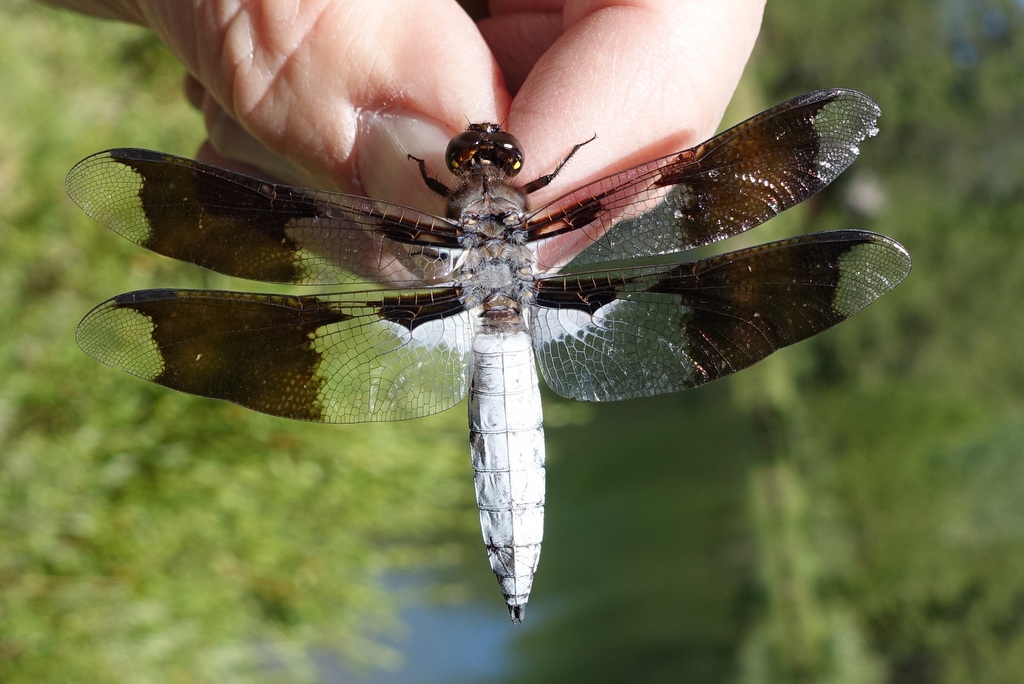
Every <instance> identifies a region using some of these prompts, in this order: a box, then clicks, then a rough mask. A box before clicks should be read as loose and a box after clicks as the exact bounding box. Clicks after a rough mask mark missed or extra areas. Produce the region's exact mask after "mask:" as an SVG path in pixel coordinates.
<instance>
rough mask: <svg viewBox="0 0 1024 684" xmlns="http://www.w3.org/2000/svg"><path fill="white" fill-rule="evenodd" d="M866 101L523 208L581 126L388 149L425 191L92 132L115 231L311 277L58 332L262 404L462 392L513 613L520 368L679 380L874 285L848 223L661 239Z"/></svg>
mask: <svg viewBox="0 0 1024 684" xmlns="http://www.w3.org/2000/svg"><path fill="white" fill-rule="evenodd" d="M879 115H880V110H879V108H878V105H877V104H875V103H874V102H873V101H872V100H871V99H870V98H869V97H867V96H866V95H864V94H862V93H859V92H857V91H854V90H847V89H828V90H818V91H814V92H810V93H807V94H805V95H801V96H799V97H796V98H793V99H791V100H789V101H787V102H784V103H782V104H779V105H777V106H775V107H772V108H770V109H768V110H766V111H764V112H762V113H761V114H758V115H756V116H754V117H752V118H750V119H748V120H747V121H745V122H743V123H741V124H739V125H737V126H735V127H733V128H730V129H728V130H726V131H724V132H723V133H720V134H718V135H717V136H715V137H713V138H711V139H710V140H707V141H706V142H703V143H701V144H699V145H697V146H695V147H692V148H690V149H686V150H682V151H680V152H676V153H673V154H670V155H667V156H664V157H661V158H658V159H654V160H651V161H648V162H646V163H643V164H640V165H638V166H634V167H632V168H628V169H626V170H623V171H620V172H618V173H614V174H612V175H609V176H606V177H604V178H601V179H599V180H596V181H593V182H590V183H587V184H586V185H584V186H582V187H580V188H578V189H575V190H572V191H570V192H567V193H565V194H563V195H561V196H560V197H558V198H557V199H555V200H553V201H551V202H549V203H546V204H544V205H542V206H537V207H535V206H532V205H531V202H530V196H531V195H532V194H533V193H535V192H536V191H538V190H540V189H542V188H544V187H546V186H548V185H549V184H550V183H551V182H552V181H553V180H554V179H555V178H556V177H557V174H558V172H559V170H560V169H561V168H562V166H563V165H564V164H566V163H568V162H569V160H570V159H571V158H572V157H573V156H574V155H575V153H576V152H577V151H578V150H579V149H580V148H581V147H582V146H583V145H585V144H587V143H583V144H580V145H577V146H576V147H574V148H572V150H571V151H570V152H569V154H568V155H567V156H566V157H565V158H564V159H563V160H562V162H561V163H560V164H559V165H558V166H557V167H556V168H555V169H554V170H553V171H552V172H551V173H549V174H547V175H545V176H541V177H540V178H537V179H535V180H532V181H529V182H526V183H518V182H517V180H516V175H517V173H518V171H519V169H520V168H521V166H522V163H523V150H522V147H521V145H520V144H519V142H518V141H517V140H516V138H515V137H514V136H513V135H512V134H511V133H509V132H507V131H504V130H502V128H501V127H500V126H498V125H496V124H472V125H470V126H469V127H468V129H467V130H465V131H463V132H461V133H459V134H458V135H456V136H455V137H454V138H452V140H451V142H450V144H449V145H448V148H447V151H446V153H445V168H446V169H447V171H448V172H450V175H451V178H452V180H451V181H450V182H451V185H446V184H445V183H444V182H442V181H441V180H439V179H438V178H437V177H434V176H432V175H430V173H429V168H428V165H427V163H426V162H425V161H424V160H422V159H416V158H415V157H411V161H410V163H417V164H418V165H419V171H420V174H421V175H422V178H423V182H424V183H426V185H427V187H428V188H430V190H431V191H433V192H434V193H436V194H437V195H440V196H441V197H443V198H444V200H445V202H446V211H445V213H444V214H443V215H435V214H432V213H428V212H425V211H421V210H419V209H416V208H414V207H412V206H403V205H399V204H394V203H390V202H384V201H380V200H377V199H372V198H368V197H359V196H355V195H350V194H341V193H335V192H328V191H324V190H315V189H310V188H303V187H295V186H289V185H283V184H276V183H272V182H268V181H266V180H261V179H258V178H254V177H250V176H246V175H241V174H238V173H234V172H232V171H228V170H225V169H221V168H218V167H215V166H209V165H205V164H202V163H199V162H196V161H192V160H189V159H183V158H180V157H175V156H171V155H169V154H162V153H159V152H153V151H148V150H141V149H112V150H108V151H105V152H100V153H98V154H95V155H92V156H90V157H87V158H86V159H84V160H82V161H81V162H79V163H78V164H77V165H75V167H74V168H73V169H72V170H71V171H70V173H69V174H68V176H67V181H66V186H67V190H68V192H69V194H70V196H71V198H72V199H73V200H74V202H75V203H77V204H78V205H79V206H80V207H81V208H82V209H83V210H84V211H85V212H86V213H87V214H88V215H89V216H91V217H92V218H93V219H95V220H97V221H99V222H100V223H103V224H106V225H107V227H109V228H110V229H112V230H113V231H114V232H116V233H118V234H119V235H121V236H122V237H124V238H127V239H128V240H130V241H131V242H133V243H135V244H137V245H140V246H142V247H145V248H146V249H149V250H151V251H153V252H155V253H157V254H161V255H164V256H167V257H171V258H174V259H179V260H181V261H185V262H189V263H192V264H196V265H199V266H202V267H205V268H207V269H211V270H213V271H216V272H219V273H222V274H226V275H228V276H236V277H239V278H247V279H252V280H257V281H263V282H270V283H286V284H291V285H315V286H328V287H332V286H333V287H334V290H333V291H330V292H327V293H307V294H260V293H252V292H234V291H213V290H195V289H150V290H141V291H136V292H129V293H126V294H121V295H118V296H116V297H113V298H112V299H110V300H108V301H106V302H103V303H102V304H100V305H99V306H97V307H96V308H94V309H93V310H92V311H91V312H89V313H88V314H87V315H86V316H85V318H84V319H83V320H82V321H81V323H80V324H79V326H78V329H77V332H76V339H77V341H78V344H79V345H80V346H81V348H82V349H83V350H84V351H85V352H87V353H88V354H90V355H91V356H93V357H95V358H96V359H98V360H99V361H101V362H103V363H105V364H107V365H110V366H113V367H116V368H120V369H122V370H124V371H126V372H128V373H130V374H132V375H135V376H138V377H140V378H143V379H145V380H148V381H151V382H154V383H157V384H160V385H163V386H165V387H169V388H172V389H175V390H179V391H182V392H187V393H190V394H195V395H199V396H203V397H211V398H215V399H223V400H227V401H231V402H235V403H237V404H240V405H242V406H245V407H247V408H249V409H253V410H255V411H260V412H263V413H267V414H270V415H274V416H280V417H284V418H292V419H298V420H306V421H314V422H322V423H358V422H366V421H393V420H403V419H408V418H417V417H420V416H426V415H430V414H434V413H437V412H440V411H445V410H447V409H449V408H452V407H454V406H455V405H456V404H458V403H460V402H461V401H463V400H464V399H465V398H466V396H467V395H468V397H469V402H468V405H469V441H470V452H471V456H472V464H473V470H474V483H475V488H476V500H477V503H478V505H479V511H480V523H481V529H482V532H483V539H484V544H485V546H486V549H487V555H488V558H489V561H490V566H491V569H492V570H493V572H494V574H495V575H496V577H497V579H498V582H499V584H500V587H501V591H502V594H503V596H504V598H505V602H506V604H507V607H508V611H509V616H510V617H511V619H512V621H513V622H514V623H519V622H521V621H522V620H523V617H524V615H525V610H526V604H527V601H528V599H529V596H530V591H531V588H532V586H533V581H534V573H535V572H536V570H537V565H538V562H539V559H540V549H541V541H542V531H543V515H544V481H545V471H544V456H545V448H544V435H543V421H542V408H541V396H540V390H539V380H538V377H539V376H542V377H543V378H544V381H545V383H546V384H547V386H548V387H550V388H551V390H553V391H554V392H555V393H557V394H559V395H561V396H563V397H568V398H570V399H576V400H582V401H617V400H624V399H633V398H637V397H647V396H652V395H658V394H663V393H669V392H676V391H679V390H684V389H688V388H692V387H697V386H699V385H703V384H704V383H707V382H710V381H712V380H716V379H718V378H721V377H724V376H727V375H730V374H732V373H735V372H737V371H739V370H741V369H744V368H747V367H749V366H750V365H752V364H754V363H756V362H758V361H760V360H761V359H763V358H765V357H766V356H768V355H769V354H771V353H772V352H774V351H775V350H777V349H780V348H782V347H785V346H787V345H791V344H794V343H796V342H799V341H801V340H804V339H806V338H808V337H811V336H812V335H815V334H817V333H819V332H821V331H823V330H826V329H828V328H831V327H832V326H834V325H836V324H837V323H839V322H840V321H843V320H845V319H846V318H849V317H850V316H852V315H853V314H855V313H857V312H858V311H860V310H861V309H863V308H864V307H865V306H867V305H868V304H870V303H871V302H873V301H874V300H875V299H877V298H878V297H880V296H881V295H882V294H883V293H885V292H888V291H889V290H892V289H893V288H894V287H896V286H897V285H898V284H899V283H900V282H901V281H902V280H903V279H904V278H905V277H906V276H907V274H908V273H909V272H910V267H911V259H910V255H909V254H908V252H907V250H906V249H905V248H904V247H903V246H902V245H900V244H899V243H898V242H896V241H895V240H892V239H891V238H888V237H886V236H883V235H879V234H876V233H872V232H867V231H863V230H832V231H827V232H819V233H812V234H806V235H801V236H799V237H793V238H789V239H784V240H779V241H776V242H770V243H767V244H761V245H758V246H754V247H748V248H744V249H738V250H736V251H732V252H728V253H724V254H720V255H717V256H711V257H707V258H700V259H693V258H689V259H687V257H686V255H685V252H687V251H689V250H692V249H694V248H697V247H701V246H705V245H709V244H712V243H716V242H719V241H721V240H724V239H726V238H729V237H732V236H735V235H738V234H740V233H744V232H745V231H747V230H750V229H751V228H754V227H755V226H758V225H760V224H761V223H763V222H765V221H767V220H768V219H770V218H772V217H774V216H776V215H777V214H779V213H780V212H782V211H784V210H785V209H787V208H789V207H792V206H794V205H796V204H798V203H799V202H801V201H803V200H805V199H807V198H808V197H811V196H812V195H814V194H815V193H817V192H818V191H820V190H821V189H822V188H824V187H825V186H827V185H828V184H829V183H831V182H832V181H833V180H834V179H835V178H836V177H837V176H838V175H839V174H840V173H842V172H843V171H844V170H845V169H846V168H847V167H848V166H849V165H850V164H851V163H852V162H853V161H854V159H855V158H856V157H857V156H858V154H859V145H860V143H861V142H863V141H864V140H865V139H866V138H868V137H871V136H873V135H875V134H876V132H877V119H878V117H879ZM587 142H588V143H589V142H590V141H587ZM360 284H362V285H360ZM321 289H323V288H321ZM300 292H301V290H300ZM538 369H539V374H538Z"/></svg>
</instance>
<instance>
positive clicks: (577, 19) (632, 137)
mask: <svg viewBox="0 0 1024 684" xmlns="http://www.w3.org/2000/svg"><path fill="white" fill-rule="evenodd" d="M54 1H57V2H61V3H62V4H64V5H66V6H72V7H74V8H75V9H80V10H84V11H87V12H90V13H93V14H99V15H102V16H108V17H117V18H121V19H126V20H130V21H135V22H136V23H140V24H142V25H145V26H148V27H149V28H151V29H153V30H154V31H155V32H156V33H157V34H158V35H159V36H160V37H161V39H162V40H163V41H164V42H165V43H166V44H167V45H168V47H169V48H170V49H171V50H172V51H173V52H174V54H175V55H176V56H177V57H178V58H179V59H181V61H182V62H183V63H184V64H185V66H186V68H187V69H188V71H189V74H190V78H189V83H188V88H187V91H188V93H189V97H190V99H191V101H192V102H193V103H194V104H195V105H196V106H197V107H198V108H199V109H200V110H201V111H202V112H203V114H204V117H205V119H206V124H207V130H208V133H209V141H208V143H206V144H205V145H204V146H203V148H202V149H201V151H200V153H199V155H198V156H199V158H201V159H203V160H205V161H209V162H212V163H216V164H218V165H221V166H229V167H234V168H244V167H245V165H249V166H254V167H258V168H260V169H262V170H263V171H264V173H263V174H262V175H266V172H269V173H271V174H273V175H274V176H276V177H277V178H279V179H281V180H284V181H286V182H291V183H295V184H301V185H311V186H315V187H322V188H332V189H339V190H343V191H346V192H355V193H358V194H366V195H370V196H374V197H379V198H383V199H389V200H392V201H400V202H403V203H408V204H421V205H422V204H424V203H429V202H430V201H432V199H434V200H436V198H432V195H431V194H430V193H429V191H427V190H426V188H425V186H424V184H423V183H422V180H421V179H420V177H419V172H418V170H417V169H416V167H415V165H414V164H412V163H410V162H409V161H408V159H407V158H406V155H407V154H408V153H412V154H415V155H416V156H421V157H423V156H425V157H426V158H427V160H428V163H429V162H433V163H432V164H431V170H432V172H434V173H436V174H439V175H440V176H441V180H442V181H443V180H445V178H444V175H443V174H444V171H443V167H442V166H441V160H440V154H441V152H442V151H443V149H444V146H445V145H446V144H447V141H448V139H449V138H450V137H451V136H452V135H453V134H454V133H456V132H458V131H460V130H462V129H464V128H465V126H466V124H467V123H469V122H482V121H490V122H498V123H501V124H502V125H503V127H504V128H505V129H506V130H509V131H510V132H511V133H513V134H514V135H516V136H517V137H518V138H519V139H520V141H521V142H522V143H523V147H524V149H525V150H526V163H525V167H524V170H523V172H522V174H521V177H522V179H523V180H524V181H529V180H532V179H533V178H535V177H537V176H540V175H543V174H544V173H547V172H549V171H550V170H551V169H553V168H554V166H555V165H556V164H557V163H558V161H559V160H560V159H561V158H562V157H564V155H565V154H566V153H567V152H568V151H569V149H570V148H571V147H572V146H573V145H574V144H575V143H578V142H581V141H583V140H587V139H588V138H590V137H591V136H592V135H594V134H595V133H596V134H597V136H598V140H597V141H595V143H593V144H591V145H588V146H587V147H586V148H584V151H581V153H580V154H579V155H577V157H576V158H574V160H573V162H572V163H570V164H569V165H568V166H566V167H565V169H563V171H562V173H561V175H560V177H559V179H558V181H556V183H554V184H553V186H554V187H553V188H549V189H548V190H547V191H542V192H541V193H538V194H543V195H544V196H545V197H550V196H552V194H557V193H558V192H561V191H564V190H567V189H569V188H571V187H575V185H578V184H579V183H581V182H583V181H584V180H588V179H590V178H593V177H596V176H597V175H600V174H603V173H606V172H611V171H614V170H616V169H621V168H623V167H625V166H628V165H629V164H631V163H637V162H640V161H643V160H644V159H647V158H652V157H655V156H658V155H661V154H667V153H670V152H672V151H675V150H678V149H683V148H685V147H689V146H691V145H693V144H695V143H697V142H699V141H701V140H703V139H705V138H707V137H709V136H710V134H711V133H712V132H713V131H714V129H715V127H716V126H717V124H718V122H719V120H720V118H721V115H722V112H723V111H724V109H725V106H726V104H727V103H728V101H729V99H730V97H731V95H732V92H733V89H734V88H735V85H736V83H737V81H738V79H739V76H740V74H741V72H742V69H743V66H744V64H745V63H746V60H747V58H748V56H749V53H750V50H751V48H752V46H753V43H754V39H755V37H756V35H757V31H758V28H759V26H760V21H761V13H762V10H763V4H764V3H763V0H742V1H737V2H722V1H721V0H633V2H629V3H627V2H618V3H616V2H610V1H605V2H598V1H596V0H590V1H584V0H568V1H565V0H532V1H531V0H492V2H491V3H490V16H489V17H487V18H484V19H482V20H481V21H480V22H479V23H474V22H473V20H472V19H470V17H469V16H468V15H467V14H466V13H465V12H464V11H463V9H462V7H460V5H459V4H458V3H457V2H455V1H454V0H419V1H417V2H408V1H407V0H375V1H371V0H304V1H303V2H294V1H291V2H289V1H287V0H264V2H248V3H246V2H239V0H209V1H208V2H205V3H189V4H187V5H183V4H182V3H180V2H177V1H176V0H136V1H135V2H132V1H131V0H54ZM240 163H241V164H240Z"/></svg>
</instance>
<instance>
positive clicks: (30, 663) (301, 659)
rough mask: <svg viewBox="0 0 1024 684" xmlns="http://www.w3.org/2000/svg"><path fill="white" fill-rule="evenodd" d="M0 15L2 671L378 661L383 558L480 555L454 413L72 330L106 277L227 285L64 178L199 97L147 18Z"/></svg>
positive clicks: (440, 562)
mask: <svg viewBox="0 0 1024 684" xmlns="http://www.w3.org/2000/svg"><path fill="white" fill-rule="evenodd" d="M0 15H2V16H0V70H2V73H3V76H4V95H3V97H2V98H0V321H3V326H4V334H3V335H0V681H3V682H5V684H16V683H17V682H72V681H81V682H90V683H95V684H102V683H104V682H129V681H130V682H133V683H143V682H196V681H208V682H213V681H216V682H235V681H246V682H248V681H262V680H263V679H264V678H266V679H268V680H271V679H273V678H274V677H275V676H278V675H280V679H281V680H282V681H289V682H294V681H299V680H300V679H301V678H304V677H305V678H311V677H312V676H313V672H312V671H311V668H310V665H309V661H308V659H307V657H306V652H307V649H308V648H309V647H310V646H313V645H315V646H317V647H323V648H331V649H334V650H337V651H340V652H341V653H344V654H345V655H346V656H348V658H349V660H350V662H351V663H353V664H354V666H360V665H362V666H368V665H373V666H379V665H382V664H384V665H386V664H388V663H394V660H395V658H396V654H395V653H394V652H392V651H390V650H389V649H387V648H384V647H383V646H380V645H379V644H380V639H379V637H380V636H381V635H383V634H386V633H390V632H393V631H394V630H395V629H396V628H397V624H396V623H395V610H396V608H397V606H398V605H400V604H401V602H402V601H403V600H404V599H403V598H402V597H401V596H395V595H394V592H393V591H391V590H390V589H388V588H387V587H386V586H384V585H383V584H382V579H383V578H384V576H385V574H386V573H389V572H392V571H395V570H400V569H403V568H415V569H421V568H435V569H445V568H448V569H451V568H453V567H457V565H458V563H459V561H460V560H461V559H462V557H463V555H464V553H463V551H464V549H465V548H471V549H472V551H471V552H472V554H473V560H475V561H477V565H478V567H479V570H480V571H481V572H482V573H486V563H485V562H484V554H483V551H482V550H481V549H479V542H478V539H479V531H477V530H476V529H475V528H476V514H475V513H474V511H475V506H474V504H473V495H472V487H471V486H469V482H470V470H469V464H468V457H467V445H466V436H465V433H466V424H465V416H464V415H463V414H462V413H461V412H459V411H451V412H448V413H447V414H445V415H443V416H438V417H435V418H430V419H424V420H421V421H416V422H415V423H414V424H413V423H400V424H373V425H366V426H321V425H307V424H301V423H295V422H291V421H284V420H275V419H272V418H268V417H266V416H261V415H257V414H254V413H251V412H248V411H245V410H243V409H240V408H238V407H235V406H232V405H228V404H224V403H221V402H214V401H209V400H202V399H197V398H193V397H188V396H185V395H182V394H177V393H173V392H167V391H164V390H162V389H160V388H158V387H155V386H152V385H148V384H146V383H143V382H139V381H136V380H135V379H132V378H130V377H128V376H124V375H122V374H120V373H116V372H113V371H112V370H111V369H109V368H106V367H103V366H101V365H100V364H97V363H95V362H94V361H93V360H92V359H90V358H88V357H87V356H85V355H84V354H82V353H81V352H80V351H79V350H78V349H77V347H76V345H75V343H74V329H75V325H76V322H77V321H78V320H79V319H80V318H81V317H82V316H83V315H84V314H85V313H86V312H87V311H88V310H89V308H90V307H91V306H93V305H95V304H98V303H99V302H100V301H102V300H103V299H105V298H107V297H109V296H112V295H114V294H117V293H118V292H122V291H126V290H129V289H135V288H141V287H154V286H168V285H172V284H173V285H176V286H189V285H191V286H214V287H235V288H239V287H240V285H239V283H238V282H231V281H230V280H228V279H223V278H219V277H216V276H212V275H210V274H201V273H197V271H198V269H195V268H189V267H187V266H183V265H180V264H175V263H170V260H167V259H162V258H160V257H157V256H154V255H152V254H148V253H145V252H144V250H141V249H139V248H137V247H134V246H132V245H130V244H128V243H127V242H126V241H124V240H121V239H120V238H118V237H117V236H116V235H113V234H112V233H110V232H109V231H107V230H106V229H104V228H103V227H102V226H100V225H98V224H95V223H93V222H91V221H90V220H89V219H88V218H87V217H85V216H84V215H83V214H82V213H81V212H80V211H79V210H78V209H77V208H76V207H74V205H73V204H72V203H71V202H70V200H68V199H67V197H66V195H65V193H64V188H63V183H62V180H63V177H64V175H65V174H66V173H67V171H68V169H69V168H70V167H71V166H72V165H73V164H74V163H75V162H76V161H77V160H79V159H80V158H82V157H84V156H86V155H87V154H89V153H92V152H96V151H98V150H100V149H104V148H107V147H112V146H125V145H136V146H140V147H150V148H154V149H160V150H164V151H168V152H173V153H178V154H182V155H185V156H188V155H191V154H192V153H193V152H194V150H195V148H196V147H198V145H199V143H200V142H201V141H202V136H203V129H202V121H201V117H200V116H199V114H198V113H196V112H194V111H192V110H190V109H189V108H188V107H187V106H186V104H185V102H184V98H183V97H182V90H181V87H182V86H181V84H182V80H183V75H184V74H183V71H182V69H181V67H180V66H179V65H177V64H176V62H175V61H174V60H173V59H172V58H171V57H170V56H169V55H168V54H167V53H166V51H165V50H164V49H163V48H162V46H161V45H160V44H159V43H158V42H157V41H156V40H155V38H153V36H152V35H150V34H149V33H147V32H145V31H142V30H140V29H137V28H134V27H130V26H125V25H120V24H114V23H104V22H99V21H94V20H90V19H85V18H82V17H77V16H74V15H71V14H68V13H61V12H56V11H51V10H49V9H46V8H43V7H41V6H38V5H33V4H29V3H27V2H11V1H10V0H4V2H3V3H2V6H0ZM245 285H246V284H245V283H242V284H241V287H243V288H244V287H245ZM496 600H497V599H496ZM499 610H500V606H499ZM499 614H500V613H499ZM267 663H271V664H273V663H276V664H278V665H279V666H280V665H282V663H284V664H286V667H283V669H282V667H269V668H268V667H267V666H266V665H267ZM282 673H285V674H282Z"/></svg>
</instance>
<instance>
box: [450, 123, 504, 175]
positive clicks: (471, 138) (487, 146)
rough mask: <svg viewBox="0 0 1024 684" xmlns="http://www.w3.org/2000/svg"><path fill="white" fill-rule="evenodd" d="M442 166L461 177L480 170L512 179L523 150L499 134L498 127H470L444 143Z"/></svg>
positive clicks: (484, 125)
mask: <svg viewBox="0 0 1024 684" xmlns="http://www.w3.org/2000/svg"><path fill="white" fill-rule="evenodd" d="M445 163H447V164H448V170H449V171H451V172H452V173H453V174H455V175H456V176H465V175H467V174H469V173H470V172H471V170H472V169H476V168H480V167H482V166H492V167H495V168H497V169H498V170H500V171H501V172H502V173H504V174H505V175H506V176H514V175H516V174H517V173H519V169H521V168H522V166H523V148H522V146H521V145H520V144H519V141H518V140H516V138H515V136H514V135H512V134H511V133H506V132H505V131H503V130H501V126H499V125H498V124H489V123H484V124H470V125H469V128H467V129H466V130H465V131H463V132H462V133H459V134H458V135H457V136H455V137H454V138H452V141H451V142H450V143H448V150H447V151H446V152H445Z"/></svg>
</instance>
